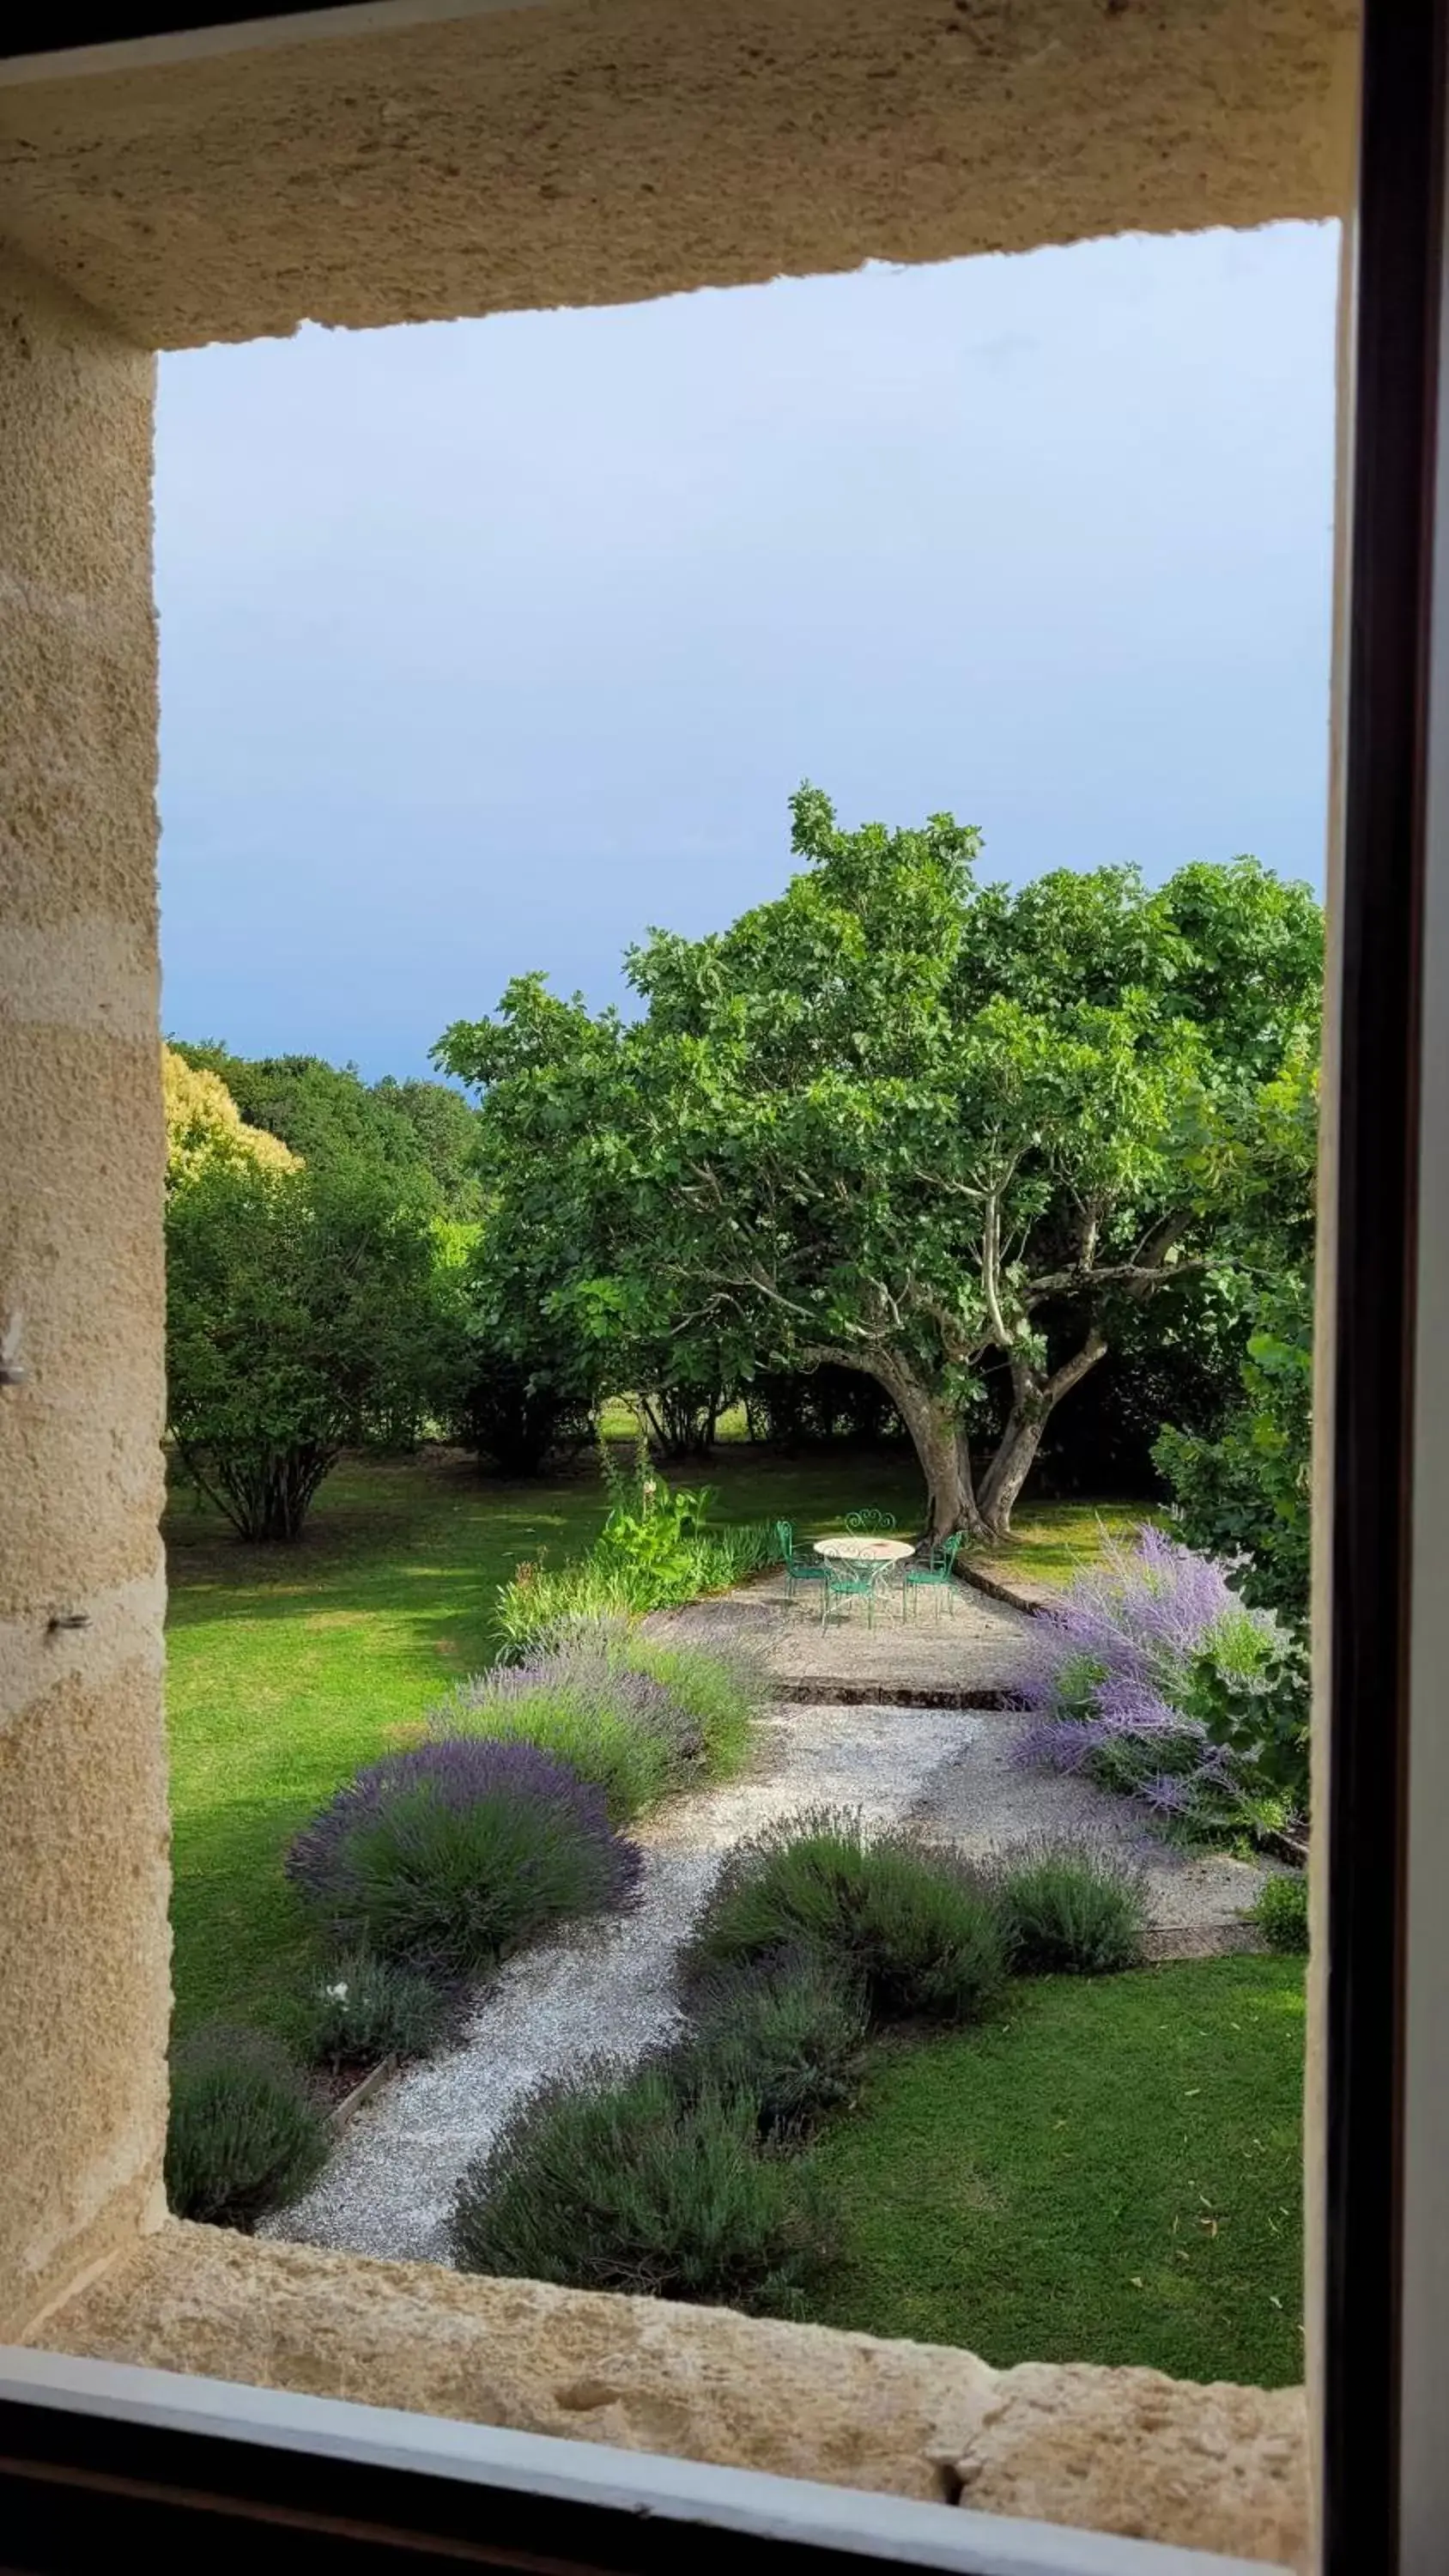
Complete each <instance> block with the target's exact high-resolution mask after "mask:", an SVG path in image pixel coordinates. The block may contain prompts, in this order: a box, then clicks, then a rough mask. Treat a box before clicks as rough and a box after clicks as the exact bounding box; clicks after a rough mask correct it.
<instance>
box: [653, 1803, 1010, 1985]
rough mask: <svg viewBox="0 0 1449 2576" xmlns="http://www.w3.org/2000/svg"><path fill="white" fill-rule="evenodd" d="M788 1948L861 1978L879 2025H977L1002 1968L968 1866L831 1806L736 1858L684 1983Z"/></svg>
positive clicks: (702, 1927)
mask: <svg viewBox="0 0 1449 2576" xmlns="http://www.w3.org/2000/svg"><path fill="white" fill-rule="evenodd" d="M781 1951H806V1952H809V1953H812V1954H813V1955H814V1956H815V1957H816V1958H818V1959H820V1960H821V1961H823V1962H825V1963H828V1964H830V1965H832V1966H834V1967H835V1968H836V1969H837V1970H838V1971H839V1972H840V1973H842V1974H844V1975H846V1976H849V1977H852V1978H854V1979H856V1980H858V1982H859V1984H860V1986H861V1988H862V1990H863V1992H864V1994H865V1997H866V2000H867V2004H868V2006H869V2010H870V2013H871V2016H872V2018H873V2020H875V2021H877V2022H894V2021H912V2020H916V2019H921V2020H925V2021H952V2022H961V2021H974V2020H976V2019H977V2018H978V2017H979V2016H980V2015H981V2014H982V2013H983V2012H985V2011H986V2010H987V2009H988V2007H989V2006H990V2005H991V2004H992V2003H993V2002H994V2001H995V1998H996V1996H997V1994H998V1993H999V1992H1000V1988H1001V1984H1002V1980H1003V1977H1004V1975H1005V1968H1006V1961H1005V1948H1004V1943H1003V1939H1002V1934H1001V1929H1000V1925H999V1923H998V1920H997V1916H996V1911H995V1908H994V1906H993V1904H992V1902H991V1899H990V1896H989V1895H988V1893H987V1892H986V1890H985V1889H984V1888H983V1887H982V1886H981V1884H980V1883H979V1881H978V1880H977V1879H976V1878H975V1877H974V1876H973V1875H972V1873H971V1872H970V1871H969V1870H968V1869H967V1868H966V1867H965V1865H964V1864H963V1863H961V1862H960V1861H958V1860H957V1859H956V1858H955V1857H954V1856H953V1855H952V1854H950V1853H948V1852H944V1851H935V1850H930V1849H928V1848H926V1847H925V1846H923V1845H922V1844H920V1843H918V1842H916V1841H915V1840H913V1839H912V1837H911V1836H909V1835H908V1834H905V1833H901V1832H894V1833H878V1834H877V1833H873V1832H871V1831H870V1830H869V1829H868V1828H867V1827H866V1826H865V1825H864V1824H863V1823H862V1821H861V1819H860V1818H859V1816H856V1815H852V1814H849V1813H842V1812H839V1811H837V1810H833V1809H828V1808H826V1809H819V1810H817V1811H816V1812H814V1813H813V1814H807V1815H803V1816H797V1817H793V1818H791V1819H790V1820H788V1821H787V1822H785V1823H783V1824H776V1825H767V1826H766V1827H765V1828H764V1829H763V1830H762V1831H761V1832H760V1833H758V1834H756V1835H755V1836H754V1837H753V1838H752V1839H751V1840H750V1841H748V1842H743V1843H740V1844H738V1845H737V1846H736V1848H735V1850H734V1851H732V1852H731V1853H730V1854H729V1856H728V1858H727V1859H726V1861H725V1864H724V1867H723V1869H722V1870H721V1871H720V1874H719V1877H718V1879H717V1880H716V1882H715V1887H714V1893H713V1895H712V1896H711V1898H710V1900H709V1903H708V1904H707V1905H706V1907H705V1909H704V1912H703V1914H702V1916H701V1917H700V1920H699V1924H698V1926H697V1928H696V1931H695V1934H694V1937H693V1939H692V1941H691V1942H690V1943H689V1945H688V1948H687V1950H686V1953H685V1961H684V1968H685V1976H686V1980H687V1982H688V1984H689V1985H690V1986H691V1987H698V1986H700V1985H701V1984H702V1983H703V1982H705V1981H707V1980H708V1979H710V1978H711V1977H714V1976H717V1975H719V1974H720V1973H721V1972H722V1971H728V1970H731V1969H737V1968H742V1967H746V1966H749V1965H750V1964H752V1963H754V1962H756V1961H761V1960H768V1959H771V1958H772V1957H774V1956H776V1955H777V1954H778V1953H780V1952H781Z"/></svg>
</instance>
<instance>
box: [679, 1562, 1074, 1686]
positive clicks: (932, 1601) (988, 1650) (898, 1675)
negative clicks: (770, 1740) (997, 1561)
mask: <svg viewBox="0 0 1449 2576" xmlns="http://www.w3.org/2000/svg"><path fill="white" fill-rule="evenodd" d="M1029 1624H1030V1623H1029V1620H1028V1618H1027V1616H1026V1614H1025V1613H1024V1612H1023V1611H1021V1610H1018V1609H1014V1608H1012V1607H1011V1606H1009V1605H1008V1604H1007V1603H1005V1602H1003V1601H997V1600H992V1599H989V1598H988V1597H987V1595H986V1594H985V1593H983V1592H978V1591H977V1590H975V1589H974V1587H973V1586H971V1585H969V1584H966V1583H956V1584H954V1585H953V1587H952V1590H951V1594H950V1596H949V1600H947V1599H946V1598H944V1597H942V1596H939V1595H936V1594H930V1593H928V1594H926V1595H924V1596H923V1597H922V1598H921V1599H920V1600H918V1601H917V1603H916V1605H915V1606H914V1607H913V1608H912V1609H911V1611H910V1612H909V1614H908V1616H907V1617H906V1618H904V1619H903V1618H902V1616H901V1608H900V1587H899V1584H898V1583H895V1582H893V1581H892V1580H891V1579H890V1577H889V1575H887V1576H885V1577H884V1578H883V1579H882V1582H881V1586H880V1592H879V1596H878V1599H877V1602H876V1607H875V1624H874V1626H871V1625H870V1624H869V1622H868V1621H867V1618H866V1612H865V1605H864V1603H862V1602H859V1601H852V1602H850V1603H848V1604H847V1605H846V1606H845V1607H844V1608H843V1609H842V1608H837V1609H835V1610H834V1611H832V1614H831V1617H830V1619H829V1621H828V1623H827V1624H826V1625H824V1626H822V1625H821V1618H820V1596H819V1593H818V1591H817V1590H816V1589H815V1588H814V1587H812V1588H811V1589H809V1590H808V1591H803V1592H798V1593H797V1594H796V1597H795V1599H794V1600H793V1601H790V1600H787V1598H786V1591H785V1578H784V1575H783V1573H782V1572H780V1571H779V1570H778V1569H776V1570H775V1571H774V1572H772V1573H770V1574H768V1575H762V1576H761V1577H760V1578H759V1579H758V1580H757V1581H755V1582H753V1583H746V1584H742V1585H741V1586H740V1587H739V1589H738V1590H736V1591H734V1592H725V1593H721V1594H719V1595H718V1596H717V1597H716V1598H715V1599H713V1600H709V1601H691V1602H690V1603H689V1605H688V1607H687V1608H686V1609H683V1610H668V1611H655V1612H654V1613H653V1614H652V1615H651V1617H650V1618H649V1619H648V1620H646V1622H645V1625H646V1626H647V1627H649V1628H651V1629H653V1630H655V1631H657V1632H658V1633H659V1634H661V1635H670V1634H672V1635H675V1636H683V1637H691V1638H695V1639H697V1640H698V1641H699V1643H700V1644H701V1645H708V1644H710V1643H711V1642H712V1641H713V1640H715V1639H718V1638H729V1637H743V1638H746V1639H748V1641H749V1642H750V1644H751V1645H753V1646H755V1647H756V1648H757V1649H758V1650H759V1651H760V1652H761V1653H763V1655H764V1657H765V1659H766V1662H767V1663H768V1665H769V1669H770V1672H771V1675H772V1677H773V1679H774V1681H775V1684H776V1687H777V1688H778V1689H779V1690H780V1691H781V1694H782V1696H783V1695H785V1694H787V1693H788V1695H789V1696H790V1697H792V1698H798V1699H801V1700H808V1699H809V1698H810V1695H811V1691H812V1688H814V1689H819V1691H820V1694H821V1696H822V1698H828V1697H832V1696H834V1695H836V1694H837V1693H841V1694H844V1693H852V1694H854V1695H856V1696H857V1697H859V1698H862V1699H880V1700H889V1699H895V1698H906V1697H908V1696H909V1695H910V1694H911V1693H912V1692H920V1693H921V1694H923V1695H925V1694H929V1693H934V1692H941V1693H946V1694H949V1695H951V1696H952V1697H953V1698H955V1699H956V1700H957V1701H958V1704H959V1705H961V1706H963V1707H975V1708H991V1707H995V1706H999V1705H1000V1704H1002V1703H1003V1702H1009V1701H1010V1698H1011V1676H1012V1671H1013V1667H1014V1665H1015V1662H1016V1652H1015V1649H1016V1641H1017V1639H1018V1637H1019V1636H1020V1635H1021V1634H1022V1632H1023V1631H1024V1630H1025V1629H1026V1628H1027V1627H1028V1626H1029Z"/></svg>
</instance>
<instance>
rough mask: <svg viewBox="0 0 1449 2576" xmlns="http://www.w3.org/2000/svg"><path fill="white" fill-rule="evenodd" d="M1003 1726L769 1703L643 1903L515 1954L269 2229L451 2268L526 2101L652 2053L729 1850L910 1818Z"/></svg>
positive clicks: (663, 1860)
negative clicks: (509, 2117) (769, 1833)
mask: <svg viewBox="0 0 1449 2576" xmlns="http://www.w3.org/2000/svg"><path fill="white" fill-rule="evenodd" d="M992 1722H993V1721H991V1720H990V1719H984V1718H981V1717H979V1716H974V1715H972V1714H971V1712H969V1711H967V1710H962V1709H901V1708H835V1707H828V1708H798V1707H793V1706H791V1707H785V1708H777V1709H773V1710H770V1711H767V1712H766V1713H765V1714H764V1715H763V1716H762V1717H761V1719H760V1720H759V1725H758V1742H759V1751H758V1754H757V1758H756V1760H755V1762H754V1764H753V1766H752V1769H751V1771H750V1772H749V1774H748V1775H747V1776H746V1777H745V1778H743V1779H741V1780H738V1781H735V1782H733V1783H731V1784H730V1785H729V1786H728V1787H724V1788H718V1789H707V1790H702V1791H700V1792H699V1794H698V1795H696V1796H694V1797H691V1798H681V1799H678V1800H676V1801H675V1802H674V1803H673V1804H672V1805H671V1806H669V1807H668V1808H666V1809H665V1810H663V1811H662V1813H661V1814H660V1815H659V1816H657V1817H655V1818H653V1819H652V1820H651V1821H650V1823H649V1824H648V1825H647V1826H646V1827H645V1829H644V1831H643V1834H642V1837H641V1839H643V1840H644V1841H645V1842H646V1844H647V1845H648V1855H647V1863H646V1869H645V1875H644V1884H643V1901H642V1903H641V1904H640V1906H639V1908H638V1910H637V1911H636V1912H634V1913H631V1914H628V1915H624V1916H622V1917H618V1918H615V1919H613V1920H611V1921H608V1922H603V1923H600V1922H590V1923H583V1924H580V1925H578V1926H576V1927H575V1928H574V1929H572V1930H571V1931H570V1932H569V1933H568V1934H567V1935H566V1936H565V1937H564V1938H562V1939H559V1940H554V1941H549V1942H546V1943H544V1944H542V1945H541V1946H540V1947H539V1948H538V1949H536V1950H531V1951H527V1952H525V1953H524V1954H523V1955H522V1956H521V1957H519V1958H517V1959H514V1960H511V1961H510V1962H509V1964H508V1966H507V1967H506V1968H504V1970H503V1971H502V1973H501V1975H500V1976H499V1977H498V1978H497V1979H496V1980H495V1981H494V1983H493V1985H492V1986H491V1987H490V1988H489V1990H488V1992H487V1993H486V1995H484V1997H483V1998H482V2000H481V2002H480V2004H479V2006H478V2009H477V2011H476V2013H475V2014H474V2016H473V2019H472V2022H471V2024H470V2025H469V2029H468V2032H467V2035H466V2037H465V2039H464V2042H463V2045H462V2046H461V2047H460V2048H457V2049H454V2050H452V2051H451V2052H450V2053H449V2054H448V2055H447V2056H446V2057H441V2058H437V2059H435V2060H434V2061H433V2062H432V2063H431V2064H429V2065H426V2066H417V2067H413V2068H412V2069H410V2070H409V2072H408V2073H407V2074H405V2075H403V2076H402V2077H401V2078H400V2079H399V2080H398V2082H397V2083H396V2084H394V2085H392V2086H391V2087H390V2088H389V2089H388V2090H387V2091H385V2092H384V2093H382V2094H380V2095H379V2096H378V2098H377V2100H376V2102H375V2103H369V2104H367V2105H365V2106H364V2108H363V2109H362V2110H361V2111H359V2113H358V2114H357V2117H356V2119H355V2120H354V2121H353V2122H352V2123H351V2124H350V2126H349V2127H348V2128H347V2129H345V2130H344V2131H343V2134H342V2137H341V2139H340V2140H339V2142H338V2147H337V2152H336V2154H335V2155H334V2156H333V2158H332V2161H331V2163H330V2165H329V2166H328V2168H327V2171H326V2172H325V2174H324V2175H323V2176H322V2179H321V2181H320V2182H319V2183H318V2185H317V2186H316V2189H315V2190H314V2191H312V2192H310V2193H309V2194H308V2196H307V2198H306V2199H305V2200H303V2201H300V2202H299V2203H298V2204H297V2206H296V2207H295V2208H294V2209H289V2210H287V2211H285V2212H283V2213H282V2215H281V2216H280V2217H279V2218H277V2219H275V2220H273V2221H272V2222H271V2223H270V2226H269V2228H268V2230H267V2232H268V2233H270V2234H273V2235H277V2236H286V2237H290V2238H293V2239H297V2240H300V2241H301V2242H303V2243H306V2244H311V2245H339V2246H345V2247H347V2248H348V2249H349V2250H350V2251H351V2252H353V2253H356V2254H381V2255H388V2256H391V2257H395V2258H399V2259H406V2260H413V2261H423V2262H439V2263H441V2262H446V2261H447V2259H448V2252H447V2228H448V2218H449V2213H450V2210H451V2207H452V2199H453V2190H454V2186H455V2184H456V2183H457V2181H458V2178H459V2176H460V2174H461V2173H462V2171H463V2168H464V2166H465V2165H466V2164H467V2163H468V2162H469V2160H470V2159H471V2158H472V2157H473V2156H475V2155H476V2154H477V2153H478V2152H479V2150H480V2148H482V2147H485V2146H486V2145H487V2144H488V2142H489V2140H490V2139H491V2138H492V2137H493V2136H494V2134H495V2132H496V2131H497V2129H498V2127H499V2125H500V2123H501V2122H502V2120H503V2119H504V2117H505V2115H506V2114H507V2112H508V2111H509V2110H510V2108H511V2107H512V2105H513V2104H514V2103H515V2102H516V2101H517V2099H518V2097H519V2096H520V2094H522V2093H525V2092H527V2091H528V2090H529V2088H530V2087H531V2086H532V2085H533V2084H534V2083H536V2082H537V2081H538V2080H539V2079H540V2078H541V2077H543V2076H550V2075H562V2074H568V2073H571V2072H572V2071H574V2070H575V2069H576V2068H577V2067H578V2066H579V2064H580V2062H581V2061H582V2060H583V2059H585V2058H587V2057H589V2056H594V2055H602V2056H608V2057H610V2058H613V2059H616V2060H618V2061H620V2062H621V2063H627V2062H629V2061H630V2060H632V2059H634V2058H637V2057H639V2056H640V2055H641V2054H642V2053H643V2051H644V2050H645V2049H647V2048H649V2047H651V2046H652V2045H653V2043H654V2042H655V2041H656V2040H659V2039H661V2038H663V2037H664V2036H665V2035H666V2034H667V2033H668V2031H669V2030H670V2029H671V2027H672V2026H673V2024H674V2023H675V2021H676V2020H677V2019H678V2004H677V2000H676V1992H675V1982H674V1961H675V1954H676V1952H677V1950H678V1947H679V1944H680V1942H681V1940H682V1939H683V1937H684V1935H685V1933H686V1932H687V1931H688V1929H689V1926H690V1924H691V1922H692V1921H693V1919H694V1917H695V1915H696V1914H697V1912H698V1911H699V1908H700V1906H701V1905H702V1904H703V1902H704V1899H705V1897H706V1895H707V1894H708V1891H709V1887H710V1884H711V1882H712V1880H713V1878H714V1875H715V1872H716V1871H717V1869H718V1868H719V1865H720V1862H721V1860H722V1859H723V1857H724V1854H725V1853H726V1851H728V1850H729V1849H730V1847H731V1845H732V1844H734V1843H737V1842H738V1841H740V1839H741V1838H742V1837H743V1836H744V1835H746V1834H749V1833H753V1832H754V1830H755V1828H756V1827H757V1826H758V1825H761V1824H764V1823H765V1822H766V1821H767V1820H768V1819H770V1818H773V1817H777V1816H788V1815H792V1814H795V1813H798V1811H799V1810H800V1809H801V1808H802V1807H812V1806H819V1805H831V1806H850V1807H859V1808H861V1809H863V1810H864V1812H865V1813H866V1815H867V1816H869V1817H871V1818H872V1819H874V1820H878V1821H880V1822H882V1823H885V1822H889V1821H890V1820H891V1819H892V1818H894V1817H899V1816H903V1815H904V1814H906V1813H907V1811H908V1810H909V1809H910V1808H911V1806H912V1805H913V1804H914V1802H915V1800H916V1799H917V1797H918V1796H919V1795H920V1793H921V1791H922V1789H923V1788H924V1786H925V1783H926V1781H927V1780H928V1779H929V1777H930V1776H931V1774H932V1773H933V1772H935V1771H938V1770H939V1769H940V1768H941V1765H942V1764H943V1763H944V1762H946V1761H948V1760H949V1759H950V1757H951V1756H952V1755H953V1754H954V1753H957V1752H959V1751H960V1749H961V1748H962V1746H963V1745H965V1744H966V1743H967V1742H969V1740H970V1738H971V1736H972V1734H973V1732H974V1731H976V1730H978V1729H979V1728H981V1727H982V1726H984V1725H989V1724H991V1723H992Z"/></svg>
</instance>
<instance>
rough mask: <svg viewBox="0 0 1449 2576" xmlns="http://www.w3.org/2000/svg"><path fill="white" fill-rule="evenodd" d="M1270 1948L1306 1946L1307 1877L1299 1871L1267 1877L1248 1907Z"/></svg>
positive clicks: (1302, 1947) (1285, 1948)
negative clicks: (1287, 1874)
mask: <svg viewBox="0 0 1449 2576" xmlns="http://www.w3.org/2000/svg"><path fill="white" fill-rule="evenodd" d="M1250 1912H1251V1915H1252V1919H1253V1921H1254V1922H1255V1923H1256V1924H1257V1926H1258V1929H1259V1931H1260V1932H1261V1933H1262V1935H1263V1938H1264V1940H1265V1941H1266V1942H1267V1944H1268V1947H1269V1949H1270V1950H1306V1949H1307V1947H1308V1881H1307V1879H1306V1878H1303V1877H1302V1876H1300V1875H1299V1874H1298V1873H1296V1872H1295V1873H1294V1874H1293V1875H1292V1876H1291V1877H1282V1878H1270V1879H1266V1880H1265V1881H1264V1883H1263V1885H1262V1886H1261V1887H1260V1888H1259V1890H1258V1893H1257V1896H1256V1897H1255V1898H1254V1900H1253V1904H1252V1906H1251V1908H1250Z"/></svg>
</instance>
